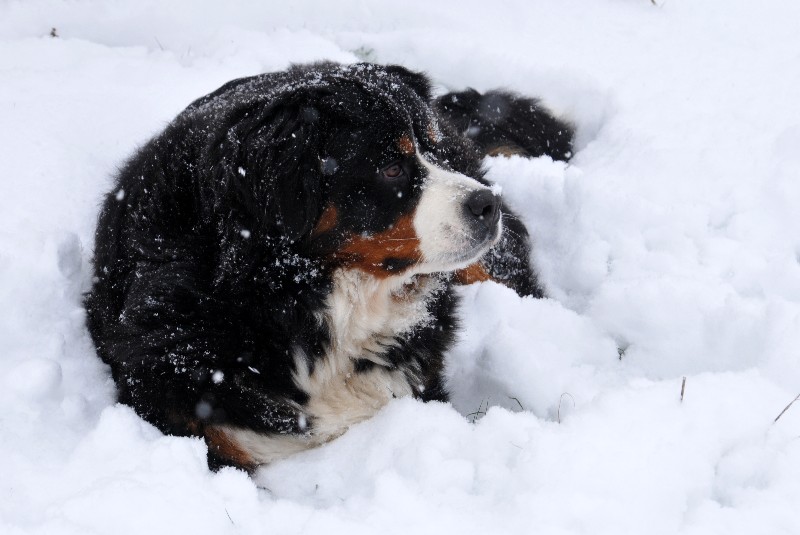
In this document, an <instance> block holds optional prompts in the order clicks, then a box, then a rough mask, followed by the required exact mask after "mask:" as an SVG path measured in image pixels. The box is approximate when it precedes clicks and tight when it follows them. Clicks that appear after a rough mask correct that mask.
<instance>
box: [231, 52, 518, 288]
mask: <svg viewBox="0 0 800 535" xmlns="http://www.w3.org/2000/svg"><path fill="white" fill-rule="evenodd" d="M278 86H279V89H278V90H275V91H273V94H269V95H262V97H261V98H259V97H258V96H257V95H254V94H250V95H249V96H248V98H242V99H241V100H242V102H241V104H240V105H239V106H237V107H235V110H234V112H232V113H231V114H229V115H228V116H227V117H226V124H227V125H226V127H225V128H224V130H225V136H224V137H223V138H220V139H219V140H218V146H219V150H220V151H221V152H220V153H219V161H220V164H219V166H218V167H217V168H218V169H219V174H220V176H218V177H217V180H218V181H220V183H223V184H225V188H224V189H225V191H226V192H228V194H233V195H235V196H236V201H237V202H236V204H237V205H238V206H239V209H240V211H241V212H242V213H244V214H246V215H245V216H243V217H244V218H245V220H246V221H245V222H243V223H242V224H243V225H245V226H248V227H250V228H249V229H248V230H249V231H250V232H254V233H257V235H254V236H253V238H259V237H260V238H262V239H284V240H289V241H291V242H294V243H297V244H301V245H303V246H304V247H306V248H307V250H309V251H314V253H315V254H319V255H322V256H324V257H326V258H328V259H330V260H331V261H332V262H334V263H337V264H338V265H345V266H348V267H353V268H357V269H361V270H363V271H365V272H367V273H370V274H372V275H374V276H378V277H387V276H392V275H397V274H413V273H433V272H440V271H452V270H455V269H459V268H462V267H464V266H466V265H468V264H470V263H472V262H474V261H475V260H476V259H477V258H479V257H480V256H482V255H483V254H484V253H485V252H486V251H487V250H488V249H489V248H490V247H491V246H492V245H493V244H494V243H495V242H496V241H497V239H498V237H499V235H500V232H501V227H502V222H501V214H500V200H499V198H498V196H497V195H496V194H495V193H494V192H493V191H492V189H490V188H489V187H488V186H487V185H486V184H485V183H483V182H482V181H481V173H480V161H479V158H478V156H477V154H476V153H475V152H474V151H473V150H472V149H471V147H470V146H469V142H468V141H466V140H464V139H463V138H462V137H460V136H458V135H457V134H455V133H454V132H452V131H450V130H448V128H447V126H446V125H441V126H440V125H439V124H438V121H437V117H436V115H435V112H433V111H432V109H431V107H430V106H429V101H430V89H429V82H428V80H427V79H426V78H425V77H424V76H422V75H420V74H416V73H412V72H410V71H407V70H405V69H403V68H402V67H391V66H390V67H382V66H377V65H370V64H359V65H353V66H338V65H333V64H319V65H316V66H312V67H304V68H297V69H294V70H290V71H289V73H288V74H287V77H286V79H285V80H282V81H281V83H280V84H278Z"/></svg>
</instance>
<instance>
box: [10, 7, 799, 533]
mask: <svg viewBox="0 0 800 535" xmlns="http://www.w3.org/2000/svg"><path fill="white" fill-rule="evenodd" d="M656 1H657V3H658V4H661V5H659V6H654V5H653V4H652V3H651V2H650V0H596V1H591V2H589V1H586V0H562V1H559V2H553V1H549V0H529V1H518V2H503V3H501V2H486V1H482V2H477V1H476V2H467V1H455V0H452V1H447V2H412V1H408V2H388V1H381V2H366V1H358V0H346V1H345V0H338V1H336V2H323V1H315V2H308V3H303V4H302V5H301V4H300V3H294V2H280V3H278V2H276V3H275V5H268V3H267V2H224V3H219V4H216V3H210V2H191V1H188V0H185V1H174V2H164V1H161V0H138V1H134V0H116V1H111V2H101V1H86V2H58V1H55V0H53V1H26V2H19V1H6V2H3V3H2V4H0V185H1V186H2V187H0V532H2V533H4V534H9V535H13V534H17V533H26V534H33V533H40V534H48V535H49V534H62V533H64V534H71V533H75V534H93V533H98V534H126V533H130V534H142V533H194V534H205V533H208V534H211V533H214V534H219V533H254V534H255V533H281V534H291V533H326V534H335V533H348V534H357V533H364V534H374V533H386V534H390V533H402V534H408V533H422V534H426V533H438V534H442V533H459V534H470V533H476V534H495V533H497V534H504V533H519V534H529V533H543V534H553V535H557V534H573V533H574V534H582V533H586V534H593V535H598V534H606V533H608V534H615V535H620V534H641V533H647V534H656V535H657V534H675V533H681V534H709V533H724V534H726V535H735V534H754V533H758V534H770V535H772V534H795V535H796V534H797V533H800V509H798V505H800V402H799V403H798V404H796V405H795V406H794V407H792V408H790V409H789V410H787V411H786V412H785V413H784V414H783V416H782V417H781V418H780V419H779V420H778V421H777V422H773V420H774V419H775V417H776V416H777V415H778V414H779V413H780V412H781V410H783V408H784V407H785V406H786V405H787V404H788V403H789V402H790V401H791V400H792V399H793V398H794V397H795V396H797V395H798V394H799V393H800V102H799V101H798V99H800V31H798V28H800V3H798V2H797V1H796V0H770V1H767V2H754V1H752V0H717V1H711V0H706V1H701V0H656ZM51 28H56V33H57V34H58V37H55V38H53V37H50V36H49V33H50V31H51ZM365 56H366V57H368V58H369V59H371V60H375V61H379V62H387V63H388V62H396V63H402V64H404V65H406V66H408V67H411V68H414V69H420V70H425V71H427V72H428V73H429V74H430V75H431V76H432V77H433V78H434V79H435V81H436V82H437V83H438V84H439V85H440V89H441V90H445V89H460V88H463V87H465V86H473V87H475V88H477V89H488V88H493V87H506V88H510V89H513V90H516V91H519V92H522V93H525V94H531V95H539V96H541V97H542V99H543V100H544V102H546V103H547V104H548V105H549V106H550V107H552V108H553V109H554V110H556V111H558V112H560V113H564V114H566V115H567V116H568V117H570V118H571V119H572V120H573V121H574V123H575V124H576V125H577V128H578V147H577V153H576V156H575V158H574V160H573V161H572V163H571V164H570V165H564V164H562V163H554V162H552V161H550V160H548V159H546V158H542V159H538V160H534V161H528V160H522V159H519V158H511V159H503V158H498V159H493V160H492V161H487V165H488V166H489V167H490V168H491V172H490V176H491V177H492V178H493V179H495V180H496V181H497V182H498V183H500V184H501V185H502V187H503V192H504V195H505V197H506V198H507V199H508V201H509V203H510V204H512V205H513V206H515V207H516V208H517V209H518V210H519V211H520V212H521V213H522V214H523V215H524V217H525V220H526V221H527V223H528V224H529V227H530V229H531V232H532V235H533V236H534V238H535V240H536V251H535V261H536V263H537V265H538V267H539V270H540V272H541V275H542V280H543V282H544V284H545V285H546V287H547V290H548V293H549V295H550V296H551V298H550V299H545V300H531V299H520V298H518V297H517V296H516V295H515V294H513V293H512V292H511V291H509V290H507V289H505V288H502V287H499V286H496V285H494V284H490V283H487V284H483V285H479V286H473V287H470V288H467V289H466V290H465V291H464V292H463V293H464V297H465V306H464V308H463V316H464V327H465V330H464V336H463V338H462V340H461V342H460V343H459V345H458V347H457V348H456V349H455V350H454V351H453V352H452V355H451V358H450V361H449V372H448V373H449V378H450V384H451V387H452V390H453V404H452V405H443V404H435V403H431V404H423V403H419V402H416V401H413V400H397V401H396V402H393V403H391V404H390V405H389V406H388V407H387V408H386V409H385V410H383V411H382V412H381V413H379V414H378V415H377V416H376V417H375V418H374V419H372V420H370V421H368V422H365V423H363V424H361V425H358V426H356V427H355V428H353V429H351V431H349V432H348V433H347V434H346V435H344V436H343V437H341V438H340V439H337V440H336V441H334V442H332V443H330V444H328V445H326V446H324V447H322V448H319V449H317V450H314V451H310V452H307V453H304V454H301V455H297V456H296V457H293V458H291V459H289V460H286V461H284V462H280V463H277V464H275V465H273V466H270V467H268V468H266V469H263V470H262V471H261V472H260V473H259V474H258V475H257V476H256V478H255V481H254V480H253V479H251V478H249V477H248V476H247V475H245V474H244V473H242V472H239V471H236V470H232V469H226V470H223V471H221V472H219V473H216V474H214V473H210V472H209V471H208V470H207V468H206V466H205V446H204V444H203V443H202V442H201V441H200V440H195V439H188V438H175V437H165V436H162V435H161V434H160V433H159V432H157V431H156V430H155V429H154V428H152V427H151V426H150V425H148V424H146V423H144V422H143V421H142V420H140V419H139V418H138V417H137V416H136V415H135V414H134V413H133V412H132V411H131V410H130V409H128V408H127V407H124V406H119V405H115V402H114V388H113V384H112V382H111V380H110V376H109V373H108V370H107V368H106V367H105V366H104V365H102V364H101V363H100V362H99V360H98V358H97V357H96V355H95V353H94V350H93V348H92V345H91V343H90V340H89V338H88V335H87V332H86V329H85V327H84V313H83V311H82V309H81V292H82V291H84V290H85V289H86V288H87V284H88V282H89V280H90V278H91V266H90V263H89V258H90V255H91V249H92V242H93V227H94V223H95V217H96V212H97V209H98V206H99V201H100V198H101V195H102V194H103V193H104V192H105V191H106V190H107V189H108V188H109V187H110V180H111V178H110V177H111V175H112V174H113V172H114V169H115V168H116V166H118V165H119V164H120V162H122V161H123V160H124V158H125V157H126V156H127V155H129V154H130V153H131V152H132V151H133V150H134V148H135V147H136V146H137V144H140V143H142V142H143V141H145V140H146V139H147V138H148V137H149V136H151V135H152V134H154V133H156V132H157V131H158V130H159V129H161V128H162V127H163V126H164V125H165V124H166V123H167V122H168V121H169V120H170V119H171V118H172V117H173V116H175V115H176V114H177V113H178V112H179V111H180V110H181V109H182V108H183V107H184V106H186V105H187V104H188V103H189V102H190V101H192V100H193V99H194V98H196V97H198V96H200V95H203V94H205V93H207V92H209V91H211V90H213V89H215V88H216V87H218V86H219V85H221V84H222V83H223V82H225V81H227V80H229V79H232V78H235V77H241V76H245V75H250V74H256V73H259V72H263V71H270V70H278V69H283V68H285V67H286V66H288V65H289V64H290V63H292V62H305V61H311V60H318V59H332V60H338V61H343V62H350V61H354V60H356V59H357V57H365ZM619 350H622V351H623V354H622V356H621V357H620V355H619V352H618V351H619ZM682 377H686V389H685V396H684V399H683V401H682V402H681V400H680V391H681V382H682ZM487 408H488V411H487ZM523 408H524V410H522V409H523ZM484 412H485V413H486V414H485V415H483V413H484ZM481 416H482V417H481ZM473 422H475V423H473Z"/></svg>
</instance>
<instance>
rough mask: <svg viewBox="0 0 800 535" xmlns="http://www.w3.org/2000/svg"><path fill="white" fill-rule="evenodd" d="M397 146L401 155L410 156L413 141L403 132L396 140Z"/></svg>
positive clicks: (412, 152)
mask: <svg viewBox="0 0 800 535" xmlns="http://www.w3.org/2000/svg"><path fill="white" fill-rule="evenodd" d="M397 148H398V149H400V152H401V153H402V154H403V156H410V155H411V154H414V152H415V149H414V142H413V141H412V140H411V137H410V136H409V135H408V134H404V135H403V136H402V137H401V138H400V139H398V140H397Z"/></svg>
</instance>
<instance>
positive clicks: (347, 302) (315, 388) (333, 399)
mask: <svg viewBox="0 0 800 535" xmlns="http://www.w3.org/2000/svg"><path fill="white" fill-rule="evenodd" d="M333 280H334V286H333V291H332V292H331V295H330V296H329V298H328V301H327V307H326V311H325V313H324V315H323V316H322V317H321V318H320V319H321V321H325V322H326V323H327V325H328V328H329V329H330V336H331V340H330V345H329V347H328V350H327V352H326V354H325V356H324V357H323V358H322V359H318V360H317V361H316V362H315V363H314V365H313V366H309V364H308V362H307V359H305V356H304V355H297V357H296V362H295V374H294V381H295V384H296V385H297V386H298V388H300V389H301V390H303V391H304V392H305V393H306V394H308V396H309V401H308V403H307V404H306V407H305V411H306V413H307V414H308V416H309V417H311V418H312V420H313V433H314V434H315V435H318V436H320V437H327V439H330V438H333V437H335V436H337V435H339V434H341V433H342V432H344V431H345V430H346V429H347V428H348V427H349V426H350V425H352V424H354V423H357V422H360V421H362V420H364V419H366V418H369V417H370V416H372V415H373V414H374V413H375V412H376V411H378V410H379V409H380V408H381V407H383V405H385V404H386V403H387V402H388V401H389V400H390V399H392V398H395V397H402V396H408V395H411V393H412V384H413V383H415V382H417V381H418V379H417V378H416V372H417V371H418V370H416V369H414V368H413V367H404V368H403V369H395V368H391V367H390V363H389V362H387V361H386V360H385V359H384V357H383V356H382V354H383V353H384V352H385V351H386V349H387V348H389V347H391V346H393V345H396V344H397V343H398V342H397V340H398V337H402V336H403V335H404V334H407V333H409V332H410V331H411V330H412V329H414V328H415V327H417V326H418V325H420V324H424V323H425V322H427V321H430V317H429V312H428V302H427V301H428V298H429V297H430V295H431V294H432V293H433V292H434V291H435V290H436V288H438V286H439V282H438V281H436V280H435V279H433V278H422V279H418V280H416V281H414V282H413V283H409V281H408V280H407V279H405V280H404V279H400V278H384V279H378V278H375V277H372V276H371V275H368V274H366V273H364V272H362V271H358V270H347V269H340V270H339V271H337V272H336V273H335V274H334V277H333ZM359 359H366V360H370V361H372V362H373V363H375V364H376V366H374V367H372V368H370V369H369V370H367V371H361V372H356V371H355V362H356V361H357V360H359Z"/></svg>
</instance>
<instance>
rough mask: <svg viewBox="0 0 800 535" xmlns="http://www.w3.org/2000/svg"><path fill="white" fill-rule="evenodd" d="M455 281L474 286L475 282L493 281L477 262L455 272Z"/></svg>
mask: <svg viewBox="0 0 800 535" xmlns="http://www.w3.org/2000/svg"><path fill="white" fill-rule="evenodd" d="M454 279H455V281H456V283H458V284H473V283H475V282H483V281H488V280H493V279H492V276H491V275H489V273H488V272H487V271H486V268H484V267H483V265H482V264H481V263H480V262H475V263H474V264H471V265H469V266H467V267H465V268H463V269H459V270H458V271H456V272H455V274H454Z"/></svg>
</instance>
